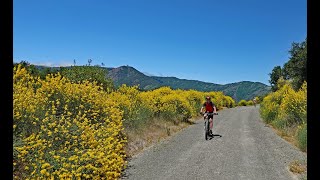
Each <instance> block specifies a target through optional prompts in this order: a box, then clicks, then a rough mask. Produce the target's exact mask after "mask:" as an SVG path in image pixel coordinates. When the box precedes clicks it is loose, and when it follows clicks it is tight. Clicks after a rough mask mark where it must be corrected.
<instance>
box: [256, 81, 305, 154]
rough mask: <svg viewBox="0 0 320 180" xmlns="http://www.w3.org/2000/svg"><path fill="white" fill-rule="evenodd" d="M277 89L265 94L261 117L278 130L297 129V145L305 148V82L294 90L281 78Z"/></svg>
mask: <svg viewBox="0 0 320 180" xmlns="http://www.w3.org/2000/svg"><path fill="white" fill-rule="evenodd" d="M278 87H279V89H278V90H277V91H276V92H272V93H270V94H269V95H267V96H266V97H265V98H264V99H263V101H262V103H261V108H260V114H261V117H262V119H263V120H264V121H265V122H266V123H270V124H272V125H273V126H274V127H276V128H279V129H280V130H281V129H282V130H285V129H286V128H288V127H294V128H295V129H297V132H296V135H295V137H296V139H297V141H298V144H299V147H300V148H301V149H302V150H306V143H307V141H306V137H307V136H306V134H307V133H306V124H307V83H306V82H305V83H304V84H303V85H302V87H301V88H300V89H299V90H298V91H295V90H294V89H293V88H292V86H291V84H290V83H289V82H288V81H284V80H281V81H280V83H279V85H278Z"/></svg>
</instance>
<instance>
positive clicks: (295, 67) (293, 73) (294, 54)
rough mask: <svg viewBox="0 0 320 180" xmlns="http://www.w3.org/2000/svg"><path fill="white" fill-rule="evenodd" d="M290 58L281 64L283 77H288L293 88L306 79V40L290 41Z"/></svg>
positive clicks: (300, 84) (298, 86)
mask: <svg viewBox="0 0 320 180" xmlns="http://www.w3.org/2000/svg"><path fill="white" fill-rule="evenodd" d="M289 53H290V56H291V57H290V59H289V61H288V62H287V63H285V64H284V66H283V76H284V79H290V80H291V82H292V86H293V88H294V89H296V90H297V89H299V88H300V87H301V86H302V84H303V82H304V81H307V40H305V41H303V42H301V43H295V42H294V43H292V47H291V49H290V50H289Z"/></svg>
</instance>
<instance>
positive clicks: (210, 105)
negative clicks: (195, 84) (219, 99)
mask: <svg viewBox="0 0 320 180" xmlns="http://www.w3.org/2000/svg"><path fill="white" fill-rule="evenodd" d="M203 106H204V107H206V112H209V113H213V107H214V104H213V102H212V101H210V102H209V103H208V102H205V103H204V104H203Z"/></svg>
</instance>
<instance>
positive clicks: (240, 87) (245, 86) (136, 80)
mask: <svg viewBox="0 0 320 180" xmlns="http://www.w3.org/2000/svg"><path fill="white" fill-rule="evenodd" d="M108 76H109V77H111V78H112V80H113V81H114V83H115V85H116V86H117V87H118V86H121V85H122V84H127V85H128V86H134V85H139V87H140V88H141V90H153V89H157V88H159V87H165V86H168V87H170V88H172V89H183V90H197V91H203V92H210V91H221V92H223V93H224V94H225V95H227V96H230V97H232V98H233V99H234V100H236V101H238V100H241V99H245V100H249V99H252V98H253V97H255V96H259V95H265V94H267V93H269V92H270V87H269V86H267V85H265V84H262V83H258V82H249V81H243V82H238V83H231V84H226V85H220V84H214V83H206V82H201V81H196V80H186V79H178V78H176V77H158V76H147V75H145V74H143V73H141V72H139V71H138V70H136V69H135V68H133V67H130V66H121V67H118V68H112V69H110V70H109V74H108Z"/></svg>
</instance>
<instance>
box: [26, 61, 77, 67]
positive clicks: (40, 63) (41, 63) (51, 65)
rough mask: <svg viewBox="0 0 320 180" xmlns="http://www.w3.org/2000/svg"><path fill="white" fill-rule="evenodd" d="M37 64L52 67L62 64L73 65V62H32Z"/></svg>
mask: <svg viewBox="0 0 320 180" xmlns="http://www.w3.org/2000/svg"><path fill="white" fill-rule="evenodd" d="M32 64H35V65H40V66H50V67H60V66H71V65H73V63H70V62H67V61H64V62H58V63H53V62H51V61H42V62H35V63H32Z"/></svg>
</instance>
